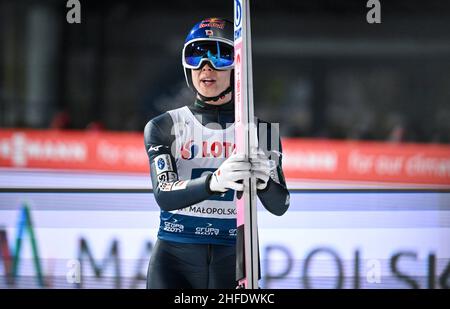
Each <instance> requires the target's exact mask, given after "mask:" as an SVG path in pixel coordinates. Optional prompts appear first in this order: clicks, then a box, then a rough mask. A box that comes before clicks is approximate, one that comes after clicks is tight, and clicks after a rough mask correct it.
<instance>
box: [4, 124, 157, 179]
mask: <svg viewBox="0 0 450 309" xmlns="http://www.w3.org/2000/svg"><path fill="white" fill-rule="evenodd" d="M0 166H9V167H21V168H24V167H29V168H50V169H66V170H67V169H76V170H97V171H117V172H146V173H148V171H149V166H148V158H147V154H146V153H145V147H144V137H143V135H142V134H141V133H116V132H114V133H108V132H100V133H97V132H85V131H57V130H42V131H40V130H39V131H38V130H1V131H0Z"/></svg>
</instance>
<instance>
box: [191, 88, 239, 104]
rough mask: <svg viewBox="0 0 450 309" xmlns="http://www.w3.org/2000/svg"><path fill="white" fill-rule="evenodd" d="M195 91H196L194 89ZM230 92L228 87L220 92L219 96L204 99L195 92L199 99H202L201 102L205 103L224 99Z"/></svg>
mask: <svg viewBox="0 0 450 309" xmlns="http://www.w3.org/2000/svg"><path fill="white" fill-rule="evenodd" d="M196 90H197V89H196ZM231 91H232V89H231V86H229V87H228V88H227V89H225V90H224V91H222V92H221V93H220V94H219V95H217V96H215V97H205V96H204V95H202V94H201V93H200V92H198V91H197V95H198V96H199V97H200V99H202V101H204V102H207V101H214V102H216V101H219V99H222V98H224V97H225V96H226V95H227V94H229V93H230V92H231Z"/></svg>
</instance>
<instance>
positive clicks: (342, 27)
mask: <svg viewBox="0 0 450 309" xmlns="http://www.w3.org/2000/svg"><path fill="white" fill-rule="evenodd" d="M0 3H1V4H0V12H1V13H0V14H1V16H0V17H1V28H0V29H1V31H0V46H1V47H0V55H1V58H0V59H1V62H0V72H1V75H0V115H1V117H0V126H2V127H15V128H17V127H27V128H49V127H58V128H70V129H88V128H97V127H100V128H104V129H106V130H119V131H142V130H143V127H144V126H145V124H146V123H147V121H148V120H149V119H151V118H152V117H154V116H156V115H158V114H160V113H163V112H164V111H166V110H167V109H171V108H174V107H178V106H182V105H184V104H187V103H190V102H191V101H192V93H191V92H190V91H189V90H188V89H187V87H186V86H185V82H184V75H183V71H182V66H181V56H180V55H181V50H182V47H183V43H184V38H185V36H186V35H187V33H188V31H189V30H190V29H191V27H192V26H193V25H194V24H195V23H196V22H197V21H199V20H201V19H202V18H204V17H205V16H217V15H220V16H223V17H226V18H229V19H232V12H233V1H201V0H200V1H182V0H173V1H156V2H154V1H120V0H111V1H108V2H107V3H104V2H102V1H82V2H81V4H82V16H81V24H69V23H67V21H66V18H65V17H66V13H67V12H68V10H69V9H68V8H66V5H65V4H66V1H62V0H59V1H58V0H48V1H45V0H41V1H26V0H17V1H5V0H3V1H1V2H0ZM366 3H367V1H362V0H359V1H331V0H328V1H294V0H292V1H270V0H258V1H254V3H253V5H252V10H253V19H252V27H253V29H252V30H253V41H254V48H253V52H254V55H253V57H254V58H253V60H254V84H255V88H254V89H255V102H256V104H257V112H258V114H259V115H260V117H261V118H265V119H267V120H268V121H271V122H281V121H282V122H283V125H282V126H281V130H282V133H283V135H284V136H292V137H299V136H301V137H329V138H339V139H370V140H388V139H402V140H407V141H417V142H439V143H448V142H449V141H450V136H449V132H450V130H449V129H450V105H449V101H450V90H449V87H448V86H449V85H450V41H449V38H450V4H449V3H448V1H427V3H426V4H425V3H424V2H423V1H384V2H382V3H381V21H382V22H381V24H369V23H367V21H366V14H367V12H368V11H369V8H367V7H366Z"/></svg>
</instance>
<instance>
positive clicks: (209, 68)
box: [202, 63, 213, 71]
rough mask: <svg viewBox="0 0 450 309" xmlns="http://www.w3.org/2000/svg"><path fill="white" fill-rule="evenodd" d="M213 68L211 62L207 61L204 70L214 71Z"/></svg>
mask: <svg viewBox="0 0 450 309" xmlns="http://www.w3.org/2000/svg"><path fill="white" fill-rule="evenodd" d="M212 70H213V69H212V68H211V66H210V65H209V63H205V65H204V66H203V67H202V71H212Z"/></svg>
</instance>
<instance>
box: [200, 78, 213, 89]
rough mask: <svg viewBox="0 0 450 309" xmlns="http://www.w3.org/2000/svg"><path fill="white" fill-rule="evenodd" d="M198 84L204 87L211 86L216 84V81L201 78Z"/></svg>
mask: <svg viewBox="0 0 450 309" xmlns="http://www.w3.org/2000/svg"><path fill="white" fill-rule="evenodd" d="M200 82H201V83H202V84H203V85H205V86H206V87H209V86H212V85H214V84H215V83H216V80H215V79H213V78H202V79H201V80H200Z"/></svg>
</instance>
